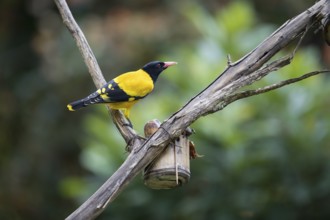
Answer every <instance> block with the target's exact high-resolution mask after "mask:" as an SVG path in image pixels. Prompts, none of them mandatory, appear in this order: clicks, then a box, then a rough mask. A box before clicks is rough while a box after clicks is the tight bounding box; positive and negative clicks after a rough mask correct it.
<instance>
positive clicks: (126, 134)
mask: <svg viewBox="0 0 330 220" xmlns="http://www.w3.org/2000/svg"><path fill="white" fill-rule="evenodd" d="M54 1H55V3H56V5H57V7H58V9H59V12H60V14H61V16H62V19H63V23H64V24H65V26H66V27H67V28H68V30H69V31H70V33H71V34H72V37H73V38H74V40H75V41H76V44H77V46H78V48H79V51H80V53H81V55H82V57H83V60H84V62H85V64H86V66H87V68H88V71H89V73H90V75H91V77H92V79H93V82H94V84H95V86H96V88H100V87H102V86H103V85H104V84H106V81H105V79H104V76H103V74H102V72H101V69H100V67H99V65H98V63H97V60H96V58H95V56H94V54H93V52H92V49H91V48H90V46H89V44H88V42H87V40H86V37H85V35H84V33H83V32H82V31H81V29H80V28H79V26H78V24H77V22H76V21H75V19H74V18H73V16H72V14H71V11H70V9H69V7H68V5H67V3H66V1H65V0H54ZM107 108H108V111H109V113H110V115H111V116H112V119H113V121H114V123H115V125H116V127H117V129H118V130H119V132H120V133H121V135H122V136H123V138H124V139H125V141H126V143H127V144H131V145H132V146H131V147H134V146H133V145H140V144H141V140H140V139H139V138H136V137H137V136H138V135H137V132H136V131H134V130H133V129H132V128H130V127H128V126H125V124H128V122H127V120H126V118H125V117H124V116H123V114H122V113H121V112H120V111H117V110H112V109H110V108H109V107H108V106H107Z"/></svg>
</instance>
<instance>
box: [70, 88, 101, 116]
mask: <svg viewBox="0 0 330 220" xmlns="http://www.w3.org/2000/svg"><path fill="white" fill-rule="evenodd" d="M103 102H104V100H103V99H102V98H101V96H100V94H99V93H97V92H94V93H92V94H90V95H89V96H87V97H86V98H84V99H80V100H78V101H74V102H71V103H70V104H68V105H67V107H68V109H69V110H70V111H76V110H78V109H80V108H83V107H86V106H88V105H92V104H97V103H103Z"/></svg>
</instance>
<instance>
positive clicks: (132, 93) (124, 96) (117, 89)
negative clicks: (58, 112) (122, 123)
mask: <svg viewBox="0 0 330 220" xmlns="http://www.w3.org/2000/svg"><path fill="white" fill-rule="evenodd" d="M175 64H177V63H176V62H160V61H153V62H150V63H147V64H146V65H145V66H144V67H142V68H141V69H139V70H136V71H132V72H127V73H123V74H121V75H119V76H117V77H116V78H114V79H112V80H111V81H109V82H108V83H107V84H105V85H104V86H102V87H101V88H100V89H98V90H97V91H96V92H94V93H92V94H90V95H89V96H87V97H86V98H84V99H81V100H78V101H75V102H72V103H70V104H68V105H67V107H68V109H69V110H70V111H75V110H77V109H80V108H82V107H86V106H88V105H92V104H102V103H103V104H109V106H110V108H112V109H116V110H123V111H124V115H125V116H126V118H127V119H129V113H130V109H131V108H132V106H133V105H134V104H135V103H136V102H137V101H139V100H140V99H142V98H144V97H146V96H147V95H148V94H149V93H150V92H152V90H153V88H154V85H155V83H156V81H157V78H158V76H159V74H160V73H161V72H162V71H163V70H165V69H166V68H167V67H169V66H172V65H175Z"/></svg>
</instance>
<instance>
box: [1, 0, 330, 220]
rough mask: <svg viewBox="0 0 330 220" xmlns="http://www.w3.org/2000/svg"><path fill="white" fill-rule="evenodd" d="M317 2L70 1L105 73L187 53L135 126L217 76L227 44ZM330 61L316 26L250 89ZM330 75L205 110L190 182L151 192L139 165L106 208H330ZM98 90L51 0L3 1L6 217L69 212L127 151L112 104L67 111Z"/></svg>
mask: <svg viewBox="0 0 330 220" xmlns="http://www.w3.org/2000/svg"><path fill="white" fill-rule="evenodd" d="M313 3H314V1H313V0H308V1H293V0H280V1H279V0H270V1H261V0H253V1H252V0H251V1H228V0H205V1H202V0H200V1H198V0H195V1H187V0H185V1H168V0H162V1H151V0H141V1H133V0H126V1H115V0H112V1H108V0H95V1H90V0H71V1H69V5H70V7H71V9H72V12H73V14H74V16H75V18H76V19H77V22H78V23H79V25H80V26H81V28H82V30H83V31H84V33H85V34H86V37H87V39H88V41H89V43H90V45H91V47H92V49H93V51H94V53H95V55H96V57H97V59H98V61H99V64H100V67H101V69H102V71H103V73H104V76H105V78H106V79H107V80H110V79H111V78H113V77H114V76H116V75H118V74H119V73H122V72H125V71H127V70H134V69H138V68H140V67H141V66H142V65H144V64H145V63H147V62H149V61H151V60H164V61H172V60H173V61H177V62H179V65H177V66H175V67H172V68H170V69H168V70H166V72H164V73H163V74H162V75H161V77H160V79H159V81H158V82H157V86H156V89H155V91H154V93H153V94H152V95H150V96H148V98H147V99H145V100H143V101H141V102H140V103H139V104H137V105H136V106H135V107H134V108H133V109H132V112H131V117H132V122H133V124H134V126H135V129H136V130H138V131H139V133H142V131H143V126H144V124H145V123H146V122H147V121H149V120H151V119H154V118H157V119H159V120H161V121H162V120H165V119H166V118H168V117H169V116H170V115H171V114H172V113H173V112H175V111H177V110H178V109H179V108H180V107H181V106H182V105H183V104H185V103H186V102H187V101H188V100H190V99H191V98H192V97H193V96H194V95H195V94H196V93H197V92H199V91H200V90H202V89H203V88H204V87H205V86H207V85H208V84H209V83H210V82H212V81H213V80H214V79H215V78H216V77H217V76H218V75H219V73H221V72H222V71H223V70H224V69H225V66H226V62H227V61H226V56H227V54H230V55H231V57H232V60H233V61H235V60H237V59H239V58H240V57H242V56H244V55H245V54H246V53H247V52H249V51H250V50H251V49H253V48H254V47H256V46H257V45H258V44H259V43H260V42H261V41H262V40H263V39H264V38H265V37H267V36H268V35H269V34H270V33H272V32H273V31H274V30H275V29H276V28H277V27H279V25H281V24H282V23H283V22H285V21H286V20H287V19H289V18H291V17H293V16H295V15H296V14H298V13H300V12H302V11H303V10H305V9H307V8H308V7H309V6H311V5H312V4H313ZM293 47H294V45H291V46H290V47H289V48H287V50H286V51H282V52H281V54H282V55H285V54H287V53H290V51H291V50H292V48H293ZM329 65H330V56H329V47H327V46H326V45H325V43H324V41H323V39H322V35H321V34H320V33H316V34H311V33H309V34H308V36H307V37H306V39H305V40H304V41H303V45H302V47H301V48H300V50H299V52H298V53H297V55H296V57H295V59H294V61H293V62H292V64H291V65H290V66H287V67H285V68H283V69H282V70H280V71H278V72H276V73H273V74H271V75H270V76H268V77H266V78H265V79H263V80H262V81H260V82H258V83H257V84H256V85H254V86H253V87H254V88H257V87H258V86H263V85H267V84H270V83H275V82H278V81H280V80H284V79H286V78H289V77H296V76H299V75H301V74H303V73H306V72H308V71H313V70H320V69H325V68H328V67H329ZM329 83H330V78H329V77H327V76H326V75H319V76H316V77H314V78H310V79H308V80H305V81H303V82H300V83H297V84H294V85H291V86H289V87H285V88H282V89H280V90H276V91H273V92H270V93H267V94H264V95H261V96H257V97H253V98H248V99H245V100H241V101H238V102H236V103H233V104H231V105H229V106H227V107H226V108H225V109H224V110H223V111H221V112H217V113H215V114H212V115H209V116H207V117H203V118H201V119H200V120H198V121H197V122H196V123H194V124H193V125H192V128H193V129H195V131H196V134H195V135H193V136H192V137H191V139H192V140H193V141H194V142H195V144H196V147H197V151H198V152H199V153H200V154H202V155H204V157H202V158H200V159H197V160H193V161H192V162H191V173H192V174H191V180H190V182H189V183H188V184H187V185H185V186H184V187H181V188H177V189H173V190H163V191H162V190H152V189H149V188H147V187H145V186H144V185H143V181H142V176H139V177H138V178H135V180H134V181H133V183H131V184H130V185H129V186H128V187H127V188H126V189H125V190H124V191H123V192H122V193H121V194H120V195H119V197H118V198H117V199H116V200H115V201H114V202H113V203H112V204H111V205H110V206H109V207H108V208H107V209H106V211H105V212H104V213H102V215H101V216H100V217H99V218H98V219H115V220H124V219H155V220H158V219H159V220H166V219H175V220H202V219H225V220H235V219H267V220H268V219H269V220H276V219H281V220H294V219H299V220H307V219H308V220H309V219H329V218H330V114H329V109H330V99H329V93H330V87H329ZM95 89H96V88H95V87H94V84H93V83H92V80H91V78H90V76H89V74H88V72H87V68H86V67H85V65H84V63H83V61H82V58H81V55H80V54H79V52H78V49H77V47H76V45H75V43H74V41H73V39H72V37H71V36H70V34H69V32H68V31H67V29H66V28H65V27H64V25H63V24H62V21H61V18H60V16H59V14H58V11H57V9H56V7H55V5H54V3H53V2H52V1H50V0H30V1H19V0H3V1H1V2H0V99H1V104H0V106H1V107H0V117H1V120H0V129H1V132H0V149H1V153H0V171H1V176H0V219H10V220H12V219H13V220H21V219H49V220H53V219H54V220H55V219H63V218H65V217H66V216H67V215H69V214H70V213H71V212H72V211H74V210H75V209H76V208H77V207H78V206H79V205H80V204H81V203H82V202H83V201H85V200H86V199H87V198H88V197H89V196H90V195H91V194H92V193H93V192H94V191H95V190H97V189H98V187H99V186H100V185H101V184H102V183H103V182H104V181H105V180H106V179H107V178H108V177H109V176H111V174H112V173H113V172H114V171H115V170H116V169H117V168H118V166H120V164H121V163H122V162H123V161H124V160H125V158H126V156H127V153H125V150H124V148H125V143H124V141H123V139H122V138H121V136H120V134H119V133H118V132H117V130H116V128H115V126H114V125H113V123H112V121H111V120H110V118H109V116H108V115H107V112H106V109H105V107H103V106H93V107H89V108H86V109H83V110H81V111H78V112H74V113H72V112H69V111H67V109H66V105H67V103H69V102H71V101H73V100H76V99H79V98H82V97H84V96H86V95H88V94H89V93H91V92H93V91H94V90H95Z"/></svg>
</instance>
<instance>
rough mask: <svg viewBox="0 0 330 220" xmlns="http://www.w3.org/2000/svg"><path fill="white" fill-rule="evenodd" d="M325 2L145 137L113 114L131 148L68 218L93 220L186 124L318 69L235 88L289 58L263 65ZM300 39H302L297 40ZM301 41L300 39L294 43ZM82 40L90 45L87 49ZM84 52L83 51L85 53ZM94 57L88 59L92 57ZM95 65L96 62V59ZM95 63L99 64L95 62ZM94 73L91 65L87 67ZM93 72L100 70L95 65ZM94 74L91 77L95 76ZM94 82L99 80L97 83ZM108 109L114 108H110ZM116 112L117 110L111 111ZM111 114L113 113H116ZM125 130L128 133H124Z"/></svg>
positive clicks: (322, 13)
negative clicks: (265, 83)
mask: <svg viewBox="0 0 330 220" xmlns="http://www.w3.org/2000/svg"><path fill="white" fill-rule="evenodd" d="M54 1H55V2H56V4H57V6H58V8H59V10H60V12H61V15H62V17H63V20H64V23H65V24H66V25H67V26H68V28H69V30H70V32H71V33H72V35H73V36H74V38H75V40H76V42H77V45H78V47H79V48H80V46H79V45H82V46H81V47H82V48H80V51H81V53H82V54H83V57H84V60H85V63H86V65H90V64H92V65H95V64H96V60H95V58H94V56H91V54H92V52H91V50H90V49H89V46H88V44H87V41H86V39H85V38H84V37H83V35H82V33H80V32H81V31H80V29H79V27H78V26H77V24H76V23H75V22H74V20H73V18H72V15H71V13H70V11H69V9H68V8H67V5H66V4H65V1H64V0H54ZM329 4H330V3H329V1H328V0H320V1H319V2H317V3H315V5H313V6H312V7H310V8H309V9H307V10H306V11H304V12H303V13H301V14H300V15H298V16H296V17H294V18H292V19H291V20H289V21H287V22H286V23H285V24H283V25H282V26H281V27H280V28H279V29H277V30H276V31H275V32H274V33H273V34H271V35H270V36H269V37H268V38H267V39H265V40H264V41H263V42H262V43H261V44H260V45H259V46H257V47H256V48H255V49H254V50H252V51H251V52H250V53H248V54H247V55H246V56H244V57H243V58H241V59H240V60H238V61H237V62H235V63H231V61H230V59H228V60H229V63H230V65H229V66H228V67H227V69H226V70H225V71H224V72H223V73H222V74H221V75H220V76H219V77H218V78H217V79H216V80H215V81H214V82H212V83H211V84H210V85H209V86H208V87H207V88H205V89H204V90H202V91H201V92H200V93H199V94H197V95H196V96H195V97H194V98H192V99H191V100H190V101H189V102H188V103H187V104H186V105H184V106H183V107H182V108H181V109H180V110H179V111H178V112H176V113H174V114H173V115H172V116H171V117H170V118H168V119H167V120H166V121H164V122H163V123H162V124H161V126H160V128H159V129H158V130H157V131H156V132H155V133H154V134H153V135H152V136H151V137H149V138H148V139H147V140H146V141H145V142H143V143H142V141H141V140H139V139H137V138H135V139H136V140H139V141H132V142H129V140H135V139H128V136H129V138H134V137H135V136H136V132H135V131H131V130H129V131H126V128H123V127H122V126H121V125H122V124H120V121H121V120H118V121H116V119H117V118H119V117H117V115H115V116H114V117H113V118H114V120H115V123H116V125H117V127H119V128H120V129H123V130H124V131H123V130H122V131H121V133H122V135H123V137H124V138H125V140H126V141H127V142H128V144H129V147H130V149H133V150H132V151H131V152H130V154H129V155H128V157H127V159H126V160H125V161H124V163H123V164H122V165H121V166H120V167H119V169H118V170H117V171H116V172H115V173H114V174H113V175H112V176H111V177H110V178H109V179H108V180H107V181H106V182H105V183H104V184H103V185H102V186H101V187H100V188H99V189H98V190H97V191H96V192H95V193H94V194H93V195H92V196H91V197H90V198H89V199H88V200H87V201H85V202H84V203H83V204H82V205H81V206H80V207H79V208H78V209H77V210H76V211H74V212H73V213H72V214H71V215H70V216H68V217H67V219H94V218H96V217H97V216H98V215H99V214H100V213H101V212H102V211H103V210H104V208H105V207H106V206H107V205H108V204H109V203H110V202H112V201H113V200H114V199H115V198H116V196H117V195H118V194H119V193H120V192H121V190H123V188H124V187H125V186H126V185H127V184H128V183H129V182H130V181H131V180H132V179H133V178H134V177H135V176H136V175H137V174H138V173H140V172H141V170H142V169H143V168H144V167H145V166H147V165H148V164H149V163H150V162H152V161H153V160H154V158H155V157H157V156H158V155H159V154H160V153H161V152H162V151H163V150H164V148H165V147H166V146H167V144H168V143H169V142H170V141H171V140H173V139H174V138H176V137H178V136H179V135H180V134H181V133H182V132H183V131H184V130H185V129H186V128H187V127H188V126H189V125H190V124H192V123H193V122H194V121H196V120H197V119H198V118H200V117H202V116H205V115H208V114H211V113H213V112H215V111H219V110H221V109H223V108H224V107H225V106H227V105H228V104H229V103H231V102H233V101H236V100H238V99H241V98H245V97H248V96H251V95H255V94H259V93H262V92H266V91H269V90H272V89H276V88H280V87H281V86H283V85H287V84H289V83H293V82H296V81H299V80H302V79H303V78H306V77H308V76H311V75H315V74H317V72H318V73H321V72H322V71H316V72H314V73H309V74H306V75H304V76H302V77H299V78H297V79H291V80H287V81H283V82H281V83H279V84H277V85H271V86H269V87H265V88H261V89H259V91H258V90H254V91H245V92H237V91H238V89H239V88H242V87H244V86H246V85H249V84H252V83H253V82H255V81H257V80H259V79H261V78H262V77H264V76H265V75H267V74H269V73H270V72H272V71H275V70H277V69H279V68H281V67H283V66H285V65H287V64H289V63H290V61H291V59H292V57H293V55H294V53H293V55H291V56H287V57H283V58H281V59H279V60H276V61H274V62H272V63H270V64H266V63H267V62H268V61H269V60H270V59H271V58H272V57H273V56H274V55H275V54H276V53H277V52H278V51H279V50H281V49H283V48H284V47H286V46H287V45H288V44H290V43H291V42H293V41H294V40H295V39H297V38H298V37H299V36H301V35H304V34H305V32H306V30H308V29H309V27H310V26H311V25H312V24H315V23H316V22H317V23H319V21H320V20H321V19H324V18H326V17H328V14H329V10H328V9H329ZM300 41H301V39H300ZM298 44H299V43H298ZM86 45H87V46H88V49H86V48H85V47H86ZM86 54H87V55H86ZM90 59H91V60H93V61H91V60H90ZM96 65H97V64H96ZM97 68H98V67H97ZM89 69H91V70H90V72H91V73H92V72H93V71H95V70H94V67H93V66H91V67H89ZM96 72H98V73H100V71H98V70H97V69H96ZM93 79H94V78H93ZM96 85H99V84H97V83H96ZM111 112H112V113H113V112H115V111H111ZM114 114H117V113H114ZM114 114H113V115H114ZM125 132H129V135H127V134H126V133H125Z"/></svg>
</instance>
